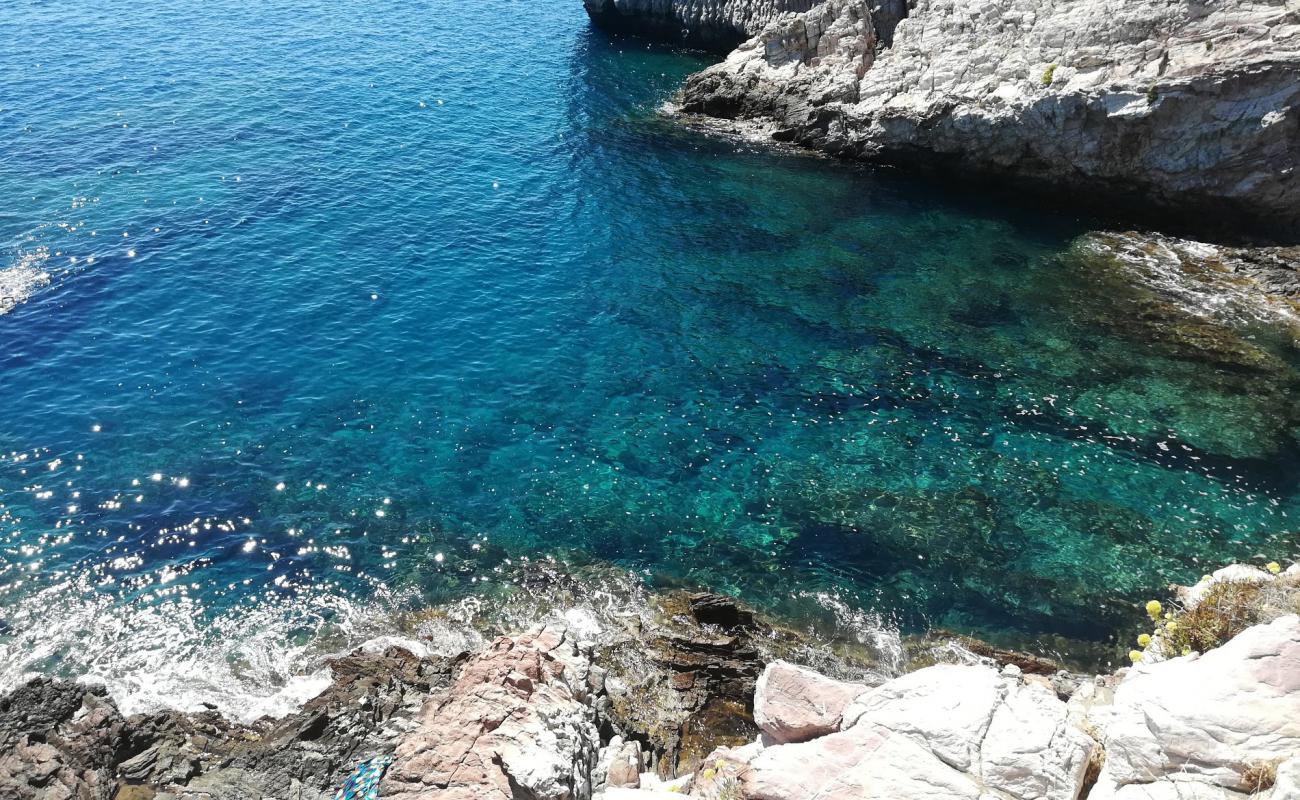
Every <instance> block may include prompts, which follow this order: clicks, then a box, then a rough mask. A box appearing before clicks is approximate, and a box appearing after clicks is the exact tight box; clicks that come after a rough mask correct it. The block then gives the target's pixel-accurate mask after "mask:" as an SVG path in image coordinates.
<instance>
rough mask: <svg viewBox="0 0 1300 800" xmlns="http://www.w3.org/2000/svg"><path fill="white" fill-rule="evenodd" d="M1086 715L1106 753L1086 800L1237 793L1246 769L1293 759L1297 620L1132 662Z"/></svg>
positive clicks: (1248, 782) (1299, 693) (1299, 679)
mask: <svg viewBox="0 0 1300 800" xmlns="http://www.w3.org/2000/svg"><path fill="white" fill-rule="evenodd" d="M1090 719H1091V721H1092V723H1093V725H1094V726H1095V727H1096V728H1097V729H1098V730H1099V731H1100V732H1101V736H1102V741H1103V743H1104V744H1105V748H1106V765H1105V767H1104V769H1103V770H1102V772H1101V776H1100V778H1099V780H1098V784H1097V787H1096V789H1095V790H1094V791H1093V794H1092V795H1091V796H1092V798H1093V800H1130V798H1133V799H1134V800H1136V799H1137V798H1147V797H1150V798H1158V797H1165V796H1169V797H1173V796H1179V797H1183V796H1192V795H1191V794H1189V793H1191V792H1197V793H1199V794H1196V795H1195V796H1197V797H1214V798H1219V797H1230V796H1234V794H1235V796H1240V793H1245V792H1247V791H1249V790H1251V789H1252V788H1254V787H1253V786H1252V784H1253V782H1254V778H1253V777H1252V773H1253V772H1255V771H1257V770H1260V769H1269V768H1271V766H1276V765H1277V764H1279V763H1281V762H1283V761H1285V760H1286V759H1289V758H1294V757H1295V756H1296V755H1297V754H1300V616H1296V615H1294V614H1292V615H1289V616H1285V617H1282V618H1280V619H1277V620H1275V621H1273V622H1271V623H1269V624H1267V625H1256V626H1255V627H1252V628H1249V629H1247V630H1246V631H1245V632H1243V633H1241V634H1239V635H1238V636H1237V637H1236V638H1234V639H1232V640H1231V641H1230V642H1228V643H1227V644H1225V645H1223V646H1222V647H1219V648H1217V649H1215V650H1211V651H1209V652H1208V653H1205V654H1204V655H1191V656H1185V657H1181V658H1175V659H1172V660H1169V661H1162V662H1158V663H1153V664H1141V665H1139V666H1137V667H1135V668H1133V669H1132V670H1130V671H1129V672H1128V674H1127V675H1125V677H1124V678H1123V679H1122V680H1121V681H1120V682H1119V684H1118V685H1117V686H1116V687H1115V691H1114V700H1113V702H1112V703H1110V704H1109V705H1105V704H1103V705H1098V706H1094V708H1093V709H1092V711H1091V712H1090ZM1287 774H1290V773H1287ZM1176 792H1182V793H1183V794H1176ZM1278 800H1281V798H1280V797H1279V798H1278Z"/></svg>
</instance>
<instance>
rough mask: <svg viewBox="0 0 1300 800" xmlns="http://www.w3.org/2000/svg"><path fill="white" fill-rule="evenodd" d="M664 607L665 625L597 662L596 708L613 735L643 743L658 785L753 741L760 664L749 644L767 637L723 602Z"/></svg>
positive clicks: (701, 599) (687, 601)
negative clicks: (718, 751)
mask: <svg viewBox="0 0 1300 800" xmlns="http://www.w3.org/2000/svg"><path fill="white" fill-rule="evenodd" d="M667 603H668V605H667V607H666V608H665V609H664V611H665V616H666V617H667V618H666V619H664V620H662V621H660V622H658V623H656V624H654V625H651V626H647V627H637V629H636V630H634V631H632V632H631V635H630V636H629V637H628V638H626V639H625V640H623V641H622V642H620V643H618V644H617V645H615V646H612V647H609V648H607V649H605V650H604V652H602V653H601V654H600V655H601V666H602V668H603V669H604V670H606V671H607V674H606V677H605V682H604V688H605V691H606V696H605V697H603V698H600V700H599V701H598V702H599V705H600V706H601V708H602V712H603V714H604V716H605V717H606V719H607V720H608V721H609V724H610V725H612V726H613V728H614V729H615V730H616V731H620V732H623V733H625V734H626V735H628V736H629V737H631V736H635V737H636V738H637V739H639V740H640V741H642V742H644V743H645V745H646V749H647V750H649V751H650V752H651V754H652V756H653V759H654V766H655V768H656V771H657V772H658V773H659V774H660V775H661V776H662V777H665V778H667V777H671V776H674V775H679V774H684V773H688V772H691V771H693V770H694V769H695V766H696V764H697V763H698V762H699V761H700V759H701V758H703V757H704V756H705V755H706V754H708V753H709V752H710V751H711V750H713V749H714V748H715V747H718V746H721V745H736V744H743V743H745V742H748V741H752V740H753V739H754V738H755V737H757V736H758V733H759V731H758V727H757V726H756V725H755V724H754V719H753V698H754V687H755V684H756V682H757V680H758V676H759V674H760V673H762V671H763V659H762V658H761V656H760V655H759V652H758V649H757V648H756V647H755V645H754V641H753V638H752V637H755V636H760V635H767V634H770V633H771V631H769V630H767V629H766V628H764V627H762V626H756V625H755V624H754V621H753V618H752V615H751V614H750V612H748V611H746V610H744V609H741V608H739V607H738V606H737V605H736V603H735V601H734V600H731V599H730V598H725V597H721V596H718V595H692V596H687V597H669V598H667ZM704 620H707V621H708V622H707V623H706V622H704Z"/></svg>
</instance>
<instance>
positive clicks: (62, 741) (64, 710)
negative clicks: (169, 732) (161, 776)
mask: <svg viewBox="0 0 1300 800" xmlns="http://www.w3.org/2000/svg"><path fill="white" fill-rule="evenodd" d="M127 744H128V738H127V732H126V720H125V719H124V718H123V717H122V715H121V714H120V713H119V712H118V710H117V707H116V706H115V705H113V701H112V700H110V699H109V698H108V696H107V693H106V692H105V690H104V687H102V686H82V685H80V684H76V683H72V682H69V681H62V680H54V679H50V678H38V679H36V680H34V681H32V682H30V683H28V684H27V685H25V686H21V687H19V688H18V689H15V690H14V691H13V692H11V693H10V694H8V695H6V696H4V697H0V798H5V800H73V798H75V800H110V798H112V797H113V794H114V791H115V789H116V786H117V782H116V780H115V779H114V775H113V770H114V767H115V765H116V763H117V760H118V758H119V753H120V751H121V750H122V749H123V748H125V747H127Z"/></svg>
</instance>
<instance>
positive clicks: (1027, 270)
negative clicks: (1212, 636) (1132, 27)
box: [0, 0, 1300, 692]
mask: <svg viewBox="0 0 1300 800" xmlns="http://www.w3.org/2000/svg"><path fill="white" fill-rule="evenodd" d="M0 30H4V31H6V32H7V35H6V37H5V38H6V46H5V48H3V49H2V50H0V75H2V76H3V80H2V81H0V197H3V198H4V200H3V207H2V208H0V246H3V255H2V257H0V258H2V260H0V270H3V272H0V275H6V276H7V280H8V284H4V283H0V285H16V284H18V283H20V282H21V283H22V284H23V286H24V288H23V289H22V294H23V295H24V298H25V301H24V302H20V303H18V304H17V305H16V306H14V307H13V309H12V311H10V312H9V313H8V314H5V315H3V316H0V452H2V453H3V455H0V618H3V619H4V620H5V621H6V623H5V625H6V627H7V631H8V632H7V633H5V634H3V635H0V665H3V668H2V671H0V679H3V680H4V681H6V682H12V681H14V680H17V679H18V677H19V676H20V675H21V674H23V673H25V672H28V671H53V672H64V673H69V674H79V673H82V672H92V673H94V674H97V675H101V676H111V677H114V678H115V679H117V680H118V681H120V682H122V683H123V684H124V685H126V686H128V687H133V688H134V689H136V690H138V691H141V692H147V689H148V686H149V685H153V684H156V683H158V682H159V680H160V679H159V678H158V675H159V674H160V673H161V672H163V671H165V670H166V669H167V668H170V667H174V666H176V665H177V664H180V665H181V666H182V667H183V670H182V671H184V670H188V671H189V672H188V673H187V674H189V675H190V676H191V677H192V676H193V675H194V674H196V673H204V674H207V672H208V671H211V670H214V669H217V668H216V667H214V666H213V665H212V664H210V663H206V662H205V661H204V659H212V658H214V657H216V658H218V659H224V660H225V661H226V662H230V663H235V662H238V663H237V664H236V668H234V672H235V673H237V675H236V677H238V676H247V675H250V674H251V675H257V674H261V673H258V672H257V664H258V663H260V661H259V659H261V660H267V661H273V660H274V658H275V657H273V656H271V655H267V653H269V652H271V651H275V650H277V648H279V649H281V650H283V649H286V648H288V649H290V650H293V651H294V652H298V651H300V650H301V649H302V648H304V647H307V644H306V642H307V640H308V639H309V637H310V635H312V634H313V633H317V632H319V631H320V629H321V627H322V626H323V625H336V626H339V627H348V626H352V628H349V630H355V631H358V632H360V631H362V629H364V630H366V631H370V630H373V629H375V628H377V627H382V625H381V624H380V623H378V622H375V621H374V620H372V619H370V618H369V617H367V616H366V614H369V613H371V611H374V610H375V609H380V610H387V611H391V610H392V609H394V608H413V607H418V606H420V605H424V604H428V603H449V602H453V601H457V600H461V599H463V598H466V597H472V596H475V595H478V594H483V593H488V592H492V591H494V589H495V587H496V586H497V584H498V583H499V582H500V581H501V580H502V579H503V576H505V575H507V574H509V570H510V569H511V568H513V567H517V566H518V564H519V563H520V561H521V560H522V559H538V558H544V557H546V556H554V557H557V558H560V559H562V560H567V561H569V562H571V563H575V564H585V563H607V562H612V563H614V564H617V565H619V566H621V567H624V568H626V569H629V570H633V571H636V572H638V573H639V574H640V575H642V577H643V578H644V580H645V581H647V582H648V583H650V584H651V585H663V586H671V585H690V586H709V587H712V588H715V589H720V590H724V591H728V592H733V593H736V594H739V595H742V596H744V597H745V598H747V599H748V600H750V601H751V602H754V603H756V604H758V605H760V606H762V607H764V608H767V609H769V610H772V611H774V612H776V613H780V614H784V615H786V616H787V617H788V618H790V619H792V620H796V621H798V620H800V619H803V618H804V617H807V616H812V617H815V616H816V614H817V613H820V612H819V609H824V608H826V607H827V605H828V603H829V604H832V605H833V604H842V605H844V606H847V607H848V608H851V609H857V610H861V611H864V612H878V613H880V614H883V615H885V616H887V617H889V618H891V619H894V620H896V621H897V624H899V625H901V626H902V627H903V628H904V629H907V630H912V629H920V628H924V627H927V626H932V625H937V626H945V627H951V628H959V629H965V630H975V631H980V632H984V633H986V634H988V635H991V636H994V637H996V636H1001V635H1008V636H1011V635H1014V636H1019V637H1031V638H1032V637H1051V636H1065V637H1072V638H1076V639H1083V640H1101V639H1104V638H1105V637H1106V636H1108V635H1109V634H1110V633H1111V632H1112V631H1113V629H1114V628H1115V627H1116V626H1118V625H1121V624H1123V623H1124V622H1125V621H1127V620H1129V619H1131V618H1132V617H1133V616H1134V613H1135V612H1134V611H1133V606H1132V604H1133V603H1134V602H1135V601H1137V600H1141V599H1144V598H1145V597H1146V596H1147V595H1149V594H1152V593H1157V592H1159V591H1161V589H1162V587H1163V586H1164V585H1165V584H1167V583H1168V582H1170V581H1172V580H1186V579H1189V578H1195V577H1197V576H1199V575H1200V574H1201V573H1202V572H1204V571H1206V570H1207V569H1208V568H1210V567H1212V566H1217V565H1219V564H1220V563H1222V562H1225V561H1227V560H1231V559H1238V558H1248V559H1249V558H1255V557H1257V556H1259V555H1267V556H1268V557H1269V558H1278V557H1285V556H1286V555H1288V554H1291V553H1294V552H1295V550H1296V547H1297V545H1296V537H1295V535H1294V531H1296V530H1297V527H1298V526H1297V525H1296V523H1295V520H1296V519H1297V516H1296V515H1297V512H1298V511H1300V488H1298V479H1300V457H1298V456H1300V450H1298V448H1297V436H1298V434H1300V409H1297V406H1296V404H1295V403H1294V402H1293V398H1294V397H1295V396H1296V389H1297V388H1298V386H1300V358H1298V357H1297V352H1296V349H1295V345H1294V342H1293V340H1292V339H1291V338H1290V334H1289V333H1288V332H1287V331H1286V330H1283V329H1282V328H1280V327H1275V326H1271V325H1268V324H1264V323H1258V322H1242V321H1231V320H1228V321H1225V320H1222V319H1207V318H1205V317H1204V316H1197V315H1196V314H1193V313H1190V312H1189V311H1187V310H1185V309H1184V308H1182V307H1180V306H1179V305H1178V304H1176V303H1172V302H1170V301H1169V300H1168V299H1166V298H1163V297H1162V296H1161V295H1160V294H1159V293H1158V292H1156V291H1153V290H1151V289H1149V288H1138V286H1137V285H1136V284H1135V283H1134V282H1133V281H1132V280H1130V279H1129V276H1126V275H1125V273H1124V270H1123V269H1122V268H1121V267H1119V266H1117V265H1114V264H1109V263H1106V262H1100V261H1098V260H1096V259H1089V258H1084V257H1081V256H1080V255H1079V254H1078V253H1077V252H1076V251H1072V250H1071V249H1070V244H1071V241H1072V240H1073V238H1074V237H1075V236H1077V235H1078V234H1080V233H1082V232H1084V231H1085V230H1086V229H1087V222H1086V221H1083V220H1077V219H1071V218H1063V217H1060V216H1055V215H1050V214H1047V213H1045V212H1041V211H1038V210H1036V209H1033V208H1025V207H1016V206H1006V205H1003V204H1002V201H1001V200H993V199H990V198H987V197H981V196H978V195H973V194H970V193H969V192H966V193H957V192H955V191H952V190H948V189H945V187H943V186H942V185H938V184H935V183H917V182H912V181H909V180H908V179H906V178H905V177H903V176H898V175H895V174H892V173H888V172H873V171H869V170H865V169H855V168H850V167H848V166H846V165H843V164H836V163H833V162H829V161H824V160H820V159H815V158H811V157H806V156H797V155H792V154H786V153H777V152H771V151H768V150H764V149H762V148H760V147H756V146H751V145H747V144H742V143H737V142H732V141H726V140H720V139H712V138H708V137H704V136H702V135H699V134H697V133H691V132H688V131H686V130H683V129H681V128H680V127H678V126H676V125H674V124H673V123H671V122H667V121H664V120H663V119H661V118H659V117H658V116H657V115H656V113H655V112H656V109H657V107H658V106H659V104H660V103H661V102H662V101H663V100H664V99H665V98H667V97H668V96H669V95H670V94H671V92H672V91H673V89H674V88H675V87H676V86H677V85H678V83H679V81H680V80H681V78H682V77H683V76H684V75H686V74H687V73H688V72H690V71H692V70H694V69H698V68H700V67H701V66H702V65H703V64H704V63H705V62H703V61H701V60H700V59H699V58H697V57H695V56H692V55H689V54H673V53H671V52H667V51H661V50H657V49H653V48H648V47H647V46H646V45H644V44H642V43H638V42H635V41H629V40H610V39H608V38H606V37H605V36H603V35H601V34H599V33H597V32H594V31H592V30H590V28H589V26H588V24H587V21H586V19H585V17H584V15H583V13H582V10H581V4H580V3H578V2H576V0H572V1H571V0H551V1H549V2H537V3H524V2H510V1H508V0H481V1H480V2H475V3H451V2H445V0H430V1H429V2H410V1H409V0H398V2H394V3H386V4H362V3H355V2H351V1H350V0H342V1H341V2H339V1H338V0H335V1H334V2H329V3H315V2H307V1H306V0H283V1H282V2H275V3H266V4H248V3H234V2H229V0H212V2H208V3H204V4H188V3H178V2H165V3H161V4H155V5H152V6H150V7H149V8H144V7H141V6H140V4H138V3H127V2H124V0H99V2H94V3H89V4H84V5H83V6H79V7H78V10H77V11H76V13H70V12H69V11H68V9H66V8H64V7H63V6H62V5H61V4H55V3H44V2H33V1H32V0H18V2H17V3H9V4H6V5H5V6H4V8H2V9H0ZM42 276H44V277H42ZM19 278H24V280H22V281H20V280H19ZM11 292H12V293H13V294H14V295H16V294H17V292H16V291H13V290H11ZM3 307H4V306H0V308H3ZM362 609H364V611H363V610H362ZM374 613H376V614H378V613H379V612H378V611H374ZM364 620H369V621H368V622H365V624H362V621H364ZM214 642H223V643H225V644H223V645H221V647H216V648H215V649H214V647H215V645H213V643H214ZM230 642H234V643H235V644H229V643H230ZM214 654H215V656H214ZM276 663H282V662H276ZM229 665H230V664H229V663H227V664H225V665H224V666H222V667H221V669H225V668H226V667H229ZM218 671H220V670H218ZM214 680H215V678H214Z"/></svg>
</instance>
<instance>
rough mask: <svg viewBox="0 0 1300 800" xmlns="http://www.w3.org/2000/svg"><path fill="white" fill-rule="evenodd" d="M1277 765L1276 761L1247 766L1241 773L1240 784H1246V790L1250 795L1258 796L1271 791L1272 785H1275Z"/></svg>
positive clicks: (1259, 762)
mask: <svg viewBox="0 0 1300 800" xmlns="http://www.w3.org/2000/svg"><path fill="white" fill-rule="evenodd" d="M1277 764H1278V762H1276V761H1258V762H1255V763H1254V764H1247V765H1246V769H1245V771H1243V772H1242V773H1241V782H1242V783H1244V784H1246V790H1247V791H1249V792H1250V793H1251V794H1259V793H1260V792H1267V791H1268V790H1269V789H1272V788H1273V784H1275V783H1277Z"/></svg>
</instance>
